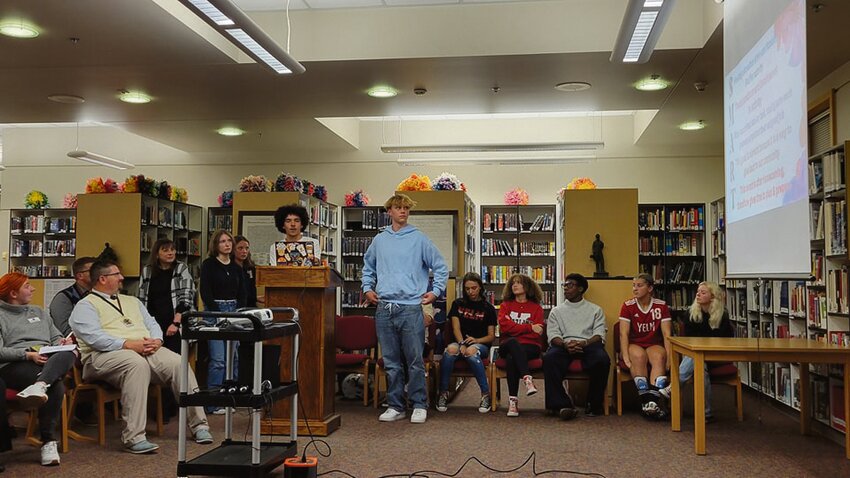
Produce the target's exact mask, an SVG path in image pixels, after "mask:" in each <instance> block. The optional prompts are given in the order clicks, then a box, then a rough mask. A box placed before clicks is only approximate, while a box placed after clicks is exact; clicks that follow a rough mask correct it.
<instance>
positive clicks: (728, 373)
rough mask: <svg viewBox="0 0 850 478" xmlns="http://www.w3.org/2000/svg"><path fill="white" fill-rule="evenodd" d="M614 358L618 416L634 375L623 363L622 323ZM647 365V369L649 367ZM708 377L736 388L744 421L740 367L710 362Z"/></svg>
mask: <svg viewBox="0 0 850 478" xmlns="http://www.w3.org/2000/svg"><path fill="white" fill-rule="evenodd" d="M613 340H614V356H615V357H614V358H615V359H616V361H617V367H616V373H615V374H614V388H615V389H616V392H617V415H622V414H623V382H631V381H632V374H631V372H630V371H629V369H628V367H626V363H625V362H624V361H623V357H622V353H621V350H620V321H619V320H618V321H617V323H615V324H614V339H613ZM649 366H650V365H649V363H647V367H649ZM708 375H709V377H710V378H711V383H712V384H720V385H729V386H731V387H733V388H735V398H736V405H737V412H738V421H743V420H744V403H743V397H742V396H741V376H740V375H739V374H738V367H737V366H736V365H735V364H734V363H732V362H709V364H708Z"/></svg>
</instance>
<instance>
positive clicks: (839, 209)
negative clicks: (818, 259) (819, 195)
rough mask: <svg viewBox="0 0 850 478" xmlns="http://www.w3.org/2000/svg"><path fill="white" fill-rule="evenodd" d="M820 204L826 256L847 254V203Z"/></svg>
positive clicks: (825, 202) (829, 202)
mask: <svg viewBox="0 0 850 478" xmlns="http://www.w3.org/2000/svg"><path fill="white" fill-rule="evenodd" d="M821 204H823V213H822V214H821V216H822V220H823V221H824V234H823V235H824V241H825V243H824V248H825V252H826V254H827V255H836V254H847V201H846V200H844V199H842V200H840V201H824V202H823V203H821Z"/></svg>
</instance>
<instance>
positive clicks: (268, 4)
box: [233, 0, 308, 12]
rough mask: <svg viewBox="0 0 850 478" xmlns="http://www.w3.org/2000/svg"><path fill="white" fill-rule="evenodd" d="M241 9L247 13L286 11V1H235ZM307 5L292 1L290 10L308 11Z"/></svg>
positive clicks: (301, 0)
mask: <svg viewBox="0 0 850 478" xmlns="http://www.w3.org/2000/svg"><path fill="white" fill-rule="evenodd" d="M233 3H235V4H236V5H237V6H238V7H239V8H241V9H242V10H243V11H246V12H259V11H269V10H286V0H233ZM307 8H308V7H307V4H306V3H304V0H290V2H289V9H290V10H306V9H307Z"/></svg>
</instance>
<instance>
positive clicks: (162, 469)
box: [0, 383, 850, 478]
mask: <svg viewBox="0 0 850 478" xmlns="http://www.w3.org/2000/svg"><path fill="white" fill-rule="evenodd" d="M542 395H543V393H542V392H541V393H539V394H538V395H536V396H534V397H531V398H524V397H523V398H521V399H520V411H521V416H520V417H518V418H508V417H506V416H505V409H504V407H502V408H500V409H499V411H497V412H496V413H490V414H486V415H484V414H480V413H478V411H477V401H478V388H477V386H476V385H475V384H474V383H473V384H470V385H469V386H467V387H466V388H465V389H464V390H463V392H461V393H460V394H459V396H458V397H457V398H456V399H455V401H454V402H452V404H451V405H450V407H449V411H448V412H446V413H439V412H436V411H434V410H430V411H429V415H428V421H427V423H425V424H422V425H414V424H411V423H410V422H409V421H406V420H405V421H399V422H395V423H379V422H378V421H377V417H378V414H379V413H380V412H381V411H382V410H378V411H376V410H375V409H373V408H365V407H363V406H362V405H361V404H359V403H357V402H349V401H337V411H338V412H339V413H340V414H341V415H342V427H341V428H340V429H339V430H337V431H336V432H334V433H333V434H332V435H331V436H330V437H327V438H325V440H326V441H327V443H328V445H329V446H330V447H331V449H332V454H331V455H330V456H329V457H320V459H319V473H320V474H322V473H324V474H325V475H324V476H327V477H331V478H334V477H343V476H348V475H351V476H355V477H358V478H367V477H368V478H374V477H379V476H383V475H390V474H394V475H401V476H405V475H410V474H412V473H415V472H417V471H426V470H433V471H437V472H440V473H444V474H446V475H450V474H453V473H455V472H456V471H457V470H458V469H459V468H460V467H461V465H463V464H464V462H465V461H466V460H467V459H469V458H472V457H475V458H477V459H478V460H480V461H481V462H483V463H484V464H486V465H487V466H489V467H491V468H493V469H496V470H509V469H514V468H517V467H519V466H520V465H521V464H523V463H524V462H525V461H526V460H527V459H528V458H529V456H530V455H532V453H533V454H534V460H535V461H534V468H533V467H532V463H531V462H529V463H527V464H526V465H525V466H524V467H522V468H521V469H519V470H517V471H515V472H512V473H504V474H498V473H496V472H494V471H490V470H487V469H486V468H484V467H483V466H482V465H481V464H478V463H470V464H468V465H466V467H464V468H463V470H462V471H461V472H460V473H459V474H458V475H457V476H459V477H463V478H469V477H481V476H504V477H530V476H534V474H535V473H534V472H535V471H536V472H537V473H542V472H547V473H546V475H547V476H560V477H568V476H585V475H588V474H589V475H590V476H604V477H608V478H618V477H643V476H653V477H760V476H764V477H772V478H773V477H785V476H788V477H805V476H812V477H833V476H834V477H840V476H850V460H847V459H845V458H844V450H843V448H842V447H841V446H839V445H837V444H836V443H834V442H832V441H830V440H827V439H825V438H823V437H820V436H817V435H815V436H809V437H803V436H801V435H800V434H799V425H798V423H797V421H796V420H795V419H794V418H793V417H791V416H789V415H787V414H786V413H785V412H784V411H782V410H779V409H777V408H774V407H773V406H772V405H770V404H769V401H766V400H760V399H759V398H758V397H757V396H756V395H755V394H751V393H747V394H745V397H744V412H745V421H744V422H743V423H739V422H737V421H736V420H735V413H734V403H733V397H732V395H731V393H729V391H728V390H718V391H716V392H715V402H716V404H715V411H716V414H717V415H718V417H719V421H718V422H716V423H713V424H709V425H708V433H707V443H708V455H707V456H702V457H700V456H696V455H694V454H693V446H694V445H693V433H692V432H693V421H692V419H691V420H685V421H684V423H683V431H682V432H681V433H673V432H671V431H670V426H669V423H651V422H647V421H646V420H644V419H642V418H641V417H640V416H639V415H638V414H637V413H636V412H634V411H629V412H628V413H624V415H623V416H622V417H617V416H616V415H611V416H608V417H598V418H587V417H584V416H583V415H580V417H579V418H578V419H576V420H574V421H571V422H561V421H559V420H557V419H556V418H553V417H548V416H545V415H544V413H543V397H542ZM14 418H16V421H20V416H18V417H14ZM210 421H211V425H212V429H213V433H214V435H215V436H216V438H220V437H221V436H222V430H223V421H224V419H223V417H211V420H210ZM247 425H248V420H247V419H246V417H245V416H239V417H237V420H236V421H235V425H234V429H235V430H237V431H238V433H239V434H244V433H246V432H247V430H248V429H247ZM80 427H81V428H82V426H80ZM83 431H86V432H92V431H94V430H93V429H90V430H83ZM119 434H120V424H118V423H115V422H110V426H109V428H108V430H107V437H108V446H107V447H106V448H101V447H98V446H97V445H93V444H86V443H77V442H74V441H72V442H71V451H70V453H68V454H65V455H62V465H61V466H60V467H58V468H44V467H41V466H40V465H38V460H39V450H38V448H35V447H32V446H29V445H27V444H25V443H24V442H23V440H22V439H17V440H16V441H15V449H14V450H13V451H11V452H8V453H4V454H3V455H0V460H2V461H3V463H5V464H6V468H7V471H6V472H5V473H4V474H3V476H21V477H23V476H27V477H33V476H62V477H86V478H93V477H101V476H127V477H133V478H147V477H151V478H152V477H164V476H176V462H177V426H176V420H174V421H172V422H171V423H170V424H169V425H167V426H166V433H165V436H164V437H153V436H150V437H149V438H150V439H151V440H152V441H154V442H156V443H158V444H160V445H161V447H162V448H161V449H160V451H159V453H158V454H156V455H130V454H128V453H124V452H122V451H121V445H120V443H119V438H118V437H119ZM306 443H307V439H306V438H302V439H301V440H300V446H299V451H300V450H301V449H303V448H302V447H303V445H304V444H306ZM319 446H320V449H321V450H322V451H323V452H324V451H325V448H324V447H323V446H321V445H319ZM205 449H207V448H206V447H202V446H199V445H195V444H192V445H191V447H190V456H196V455H197V454H198V453H200V452H202V451H203V450H205ZM308 454H309V455H315V454H316V451H315V449H313V448H309V449H308ZM332 470H342V471H343V472H345V473H347V474H348V475H346V474H345V473H342V472H331V471H332ZM329 472H330V473H329ZM273 476H283V472H282V471H278V472H277V473H275V474H274V475H273ZM422 476H425V474H423V475H422ZM428 476H445V475H438V474H430V475H428Z"/></svg>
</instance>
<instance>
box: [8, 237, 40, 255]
mask: <svg viewBox="0 0 850 478" xmlns="http://www.w3.org/2000/svg"><path fill="white" fill-rule="evenodd" d="M43 254H44V243H43V242H42V241H41V239H12V243H11V244H10V245H9V255H10V256H12V257H42V255H43Z"/></svg>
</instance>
